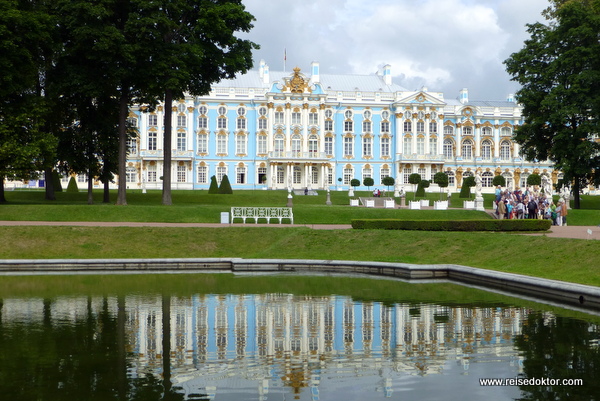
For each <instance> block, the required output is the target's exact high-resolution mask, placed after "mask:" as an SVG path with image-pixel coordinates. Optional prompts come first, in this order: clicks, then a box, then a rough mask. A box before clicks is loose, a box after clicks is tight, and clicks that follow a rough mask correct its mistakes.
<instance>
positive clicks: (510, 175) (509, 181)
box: [502, 171, 513, 188]
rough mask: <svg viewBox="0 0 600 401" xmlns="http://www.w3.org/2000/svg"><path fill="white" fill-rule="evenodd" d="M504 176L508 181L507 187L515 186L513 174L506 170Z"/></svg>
mask: <svg viewBox="0 0 600 401" xmlns="http://www.w3.org/2000/svg"><path fill="white" fill-rule="evenodd" d="M502 177H504V180H505V181H506V188H512V187H513V176H512V174H511V173H509V172H506V171H505V172H504V173H502Z"/></svg>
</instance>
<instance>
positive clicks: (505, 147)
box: [500, 141, 511, 160]
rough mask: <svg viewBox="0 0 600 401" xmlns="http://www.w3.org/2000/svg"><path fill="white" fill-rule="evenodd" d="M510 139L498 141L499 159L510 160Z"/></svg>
mask: <svg viewBox="0 0 600 401" xmlns="http://www.w3.org/2000/svg"><path fill="white" fill-rule="evenodd" d="M510 156H511V155H510V141H502V142H500V159H501V160H510Z"/></svg>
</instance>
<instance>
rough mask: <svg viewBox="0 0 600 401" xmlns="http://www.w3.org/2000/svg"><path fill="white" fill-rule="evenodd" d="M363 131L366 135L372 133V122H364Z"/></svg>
mask: <svg viewBox="0 0 600 401" xmlns="http://www.w3.org/2000/svg"><path fill="white" fill-rule="evenodd" d="M362 130H363V132H364V133H371V131H372V124H371V121H363V123H362Z"/></svg>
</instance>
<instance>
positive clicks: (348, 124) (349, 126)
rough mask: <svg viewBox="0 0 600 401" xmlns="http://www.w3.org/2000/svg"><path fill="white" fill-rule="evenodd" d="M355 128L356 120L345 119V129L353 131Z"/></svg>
mask: <svg viewBox="0 0 600 401" xmlns="http://www.w3.org/2000/svg"><path fill="white" fill-rule="evenodd" d="M353 130H354V121H352V120H346V121H344V131H345V132H352V131H353Z"/></svg>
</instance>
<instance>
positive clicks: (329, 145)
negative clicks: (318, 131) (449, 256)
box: [325, 136, 333, 156]
mask: <svg viewBox="0 0 600 401" xmlns="http://www.w3.org/2000/svg"><path fill="white" fill-rule="evenodd" d="M325 154H326V155H327V156H333V137H332V136H326V137H325Z"/></svg>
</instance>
